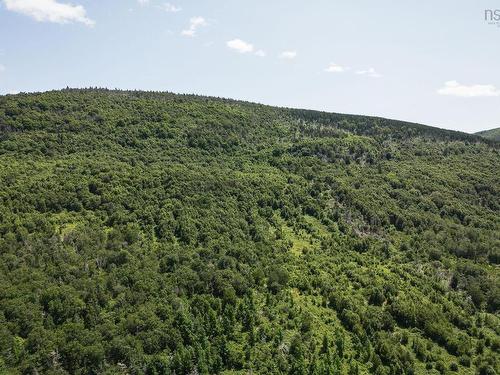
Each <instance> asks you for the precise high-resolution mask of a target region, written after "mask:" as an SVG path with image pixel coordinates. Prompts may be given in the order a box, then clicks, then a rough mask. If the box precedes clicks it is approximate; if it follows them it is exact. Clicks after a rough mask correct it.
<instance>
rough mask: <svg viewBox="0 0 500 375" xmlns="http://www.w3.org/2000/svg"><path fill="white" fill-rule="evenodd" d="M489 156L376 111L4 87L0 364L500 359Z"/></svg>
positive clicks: (159, 370) (248, 365)
mask: <svg viewBox="0 0 500 375" xmlns="http://www.w3.org/2000/svg"><path fill="white" fill-rule="evenodd" d="M499 167H500V149H499V143H498V142H495V141H491V140H488V139H485V138H482V137H479V136H477V135H469V134H465V133H459V132H454V131H449V130H443V129H438V128H433V127H429V126H424V125H420V124H413V123H407V122H400V121H395V120H388V119H383V118H374V117H367V116H356V115H344V114H336V113H326V112H317V111H310V110H301V109H288V108H276V107H270V106H266V105H261V104H254V103H248V102H241V101H235V100H230V99H221V98H209V97H201V96H195V95H178V94H173V93H157V92H142V91H116V90H104V89H67V90H62V91H51V92H45V93H33V94H18V95H7V96H1V97H0V372H1V371H5V372H6V373H14V374H16V373H44V374H78V373H79V374H97V373H103V374H116V373H123V374H125V373H129V374H143V373H146V374H174V373H175V374H187V373H192V374H195V373H200V374H215V373H225V374H237V373H240V374H247V373H249V372H250V371H252V372H253V373H259V374H260V373H261V374H272V373H290V374H328V373H335V374H336V373H341V374H366V373H370V374H438V373H441V374H446V373H460V374H476V373H479V374H494V373H496V372H499V371H500V362H499V358H500V357H499V350H500V330H499V327H500V320H499V315H498V312H499V308H500V279H499V278H500V276H499V273H498V263H499V260H500V238H499V233H500V215H499V211H500V205H499V204H500V203H499V202H500V200H499V187H500V170H499Z"/></svg>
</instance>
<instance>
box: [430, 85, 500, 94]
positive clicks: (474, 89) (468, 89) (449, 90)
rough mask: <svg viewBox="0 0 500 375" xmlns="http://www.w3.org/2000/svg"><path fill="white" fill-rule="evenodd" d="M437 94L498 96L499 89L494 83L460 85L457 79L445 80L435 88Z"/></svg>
mask: <svg viewBox="0 0 500 375" xmlns="http://www.w3.org/2000/svg"><path fill="white" fill-rule="evenodd" d="M437 93H438V94H439V95H451V96H460V97H462V98H474V97H481V96H500V90H499V89H497V88H496V87H495V86H494V85H470V86H467V85H462V84H460V83H458V82H457V81H448V82H445V84H444V86H443V87H441V88H440V89H438V90H437Z"/></svg>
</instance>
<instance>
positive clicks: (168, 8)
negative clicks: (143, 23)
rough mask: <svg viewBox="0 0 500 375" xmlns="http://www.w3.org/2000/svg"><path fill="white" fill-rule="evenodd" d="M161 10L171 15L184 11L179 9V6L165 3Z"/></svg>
mask: <svg viewBox="0 0 500 375" xmlns="http://www.w3.org/2000/svg"><path fill="white" fill-rule="evenodd" d="M161 8H162V9H163V10H164V11H165V12H169V13H177V12H180V11H181V10H182V8H181V7H178V6H175V5H173V4H170V3H165V4H163V5H162V6H161Z"/></svg>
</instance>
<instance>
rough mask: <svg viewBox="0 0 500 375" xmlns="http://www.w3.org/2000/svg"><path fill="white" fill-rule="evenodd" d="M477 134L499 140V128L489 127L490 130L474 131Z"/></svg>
mask: <svg viewBox="0 0 500 375" xmlns="http://www.w3.org/2000/svg"><path fill="white" fill-rule="evenodd" d="M476 134H477V135H479V136H481V137H484V138H487V139H491V140H494V141H500V128H495V129H490V130H483V131H480V132H477V133H476Z"/></svg>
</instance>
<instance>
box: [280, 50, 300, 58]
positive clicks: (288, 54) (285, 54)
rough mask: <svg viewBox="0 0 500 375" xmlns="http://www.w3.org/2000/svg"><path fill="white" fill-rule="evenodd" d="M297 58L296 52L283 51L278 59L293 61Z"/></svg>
mask: <svg viewBox="0 0 500 375" xmlns="http://www.w3.org/2000/svg"><path fill="white" fill-rule="evenodd" d="M296 57H297V51H284V52H281V53H280V58H282V59H288V60H293V59H294V58H296Z"/></svg>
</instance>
